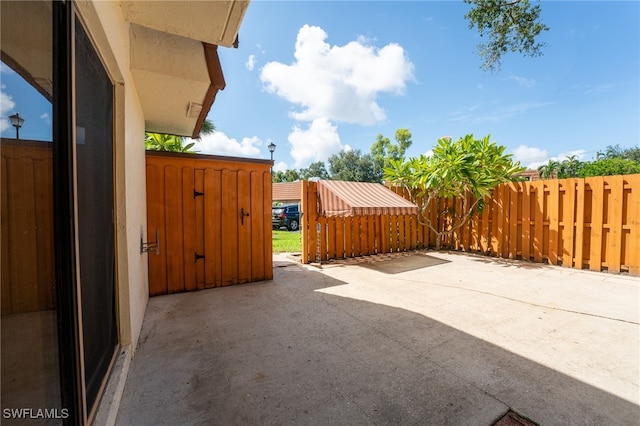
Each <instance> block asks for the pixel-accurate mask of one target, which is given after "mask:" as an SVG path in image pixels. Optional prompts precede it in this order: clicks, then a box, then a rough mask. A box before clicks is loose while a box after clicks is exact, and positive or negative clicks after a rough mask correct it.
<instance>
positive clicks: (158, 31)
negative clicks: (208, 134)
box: [120, 0, 249, 137]
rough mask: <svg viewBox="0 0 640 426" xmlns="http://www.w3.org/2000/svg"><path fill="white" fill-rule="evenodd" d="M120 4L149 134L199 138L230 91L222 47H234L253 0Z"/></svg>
mask: <svg viewBox="0 0 640 426" xmlns="http://www.w3.org/2000/svg"><path fill="white" fill-rule="evenodd" d="M120 4H121V9H122V13H123V16H124V18H125V20H127V21H129V22H130V24H131V25H130V41H131V43H130V44H131V51H130V54H131V72H132V75H133V78H134V82H135V85H136V90H137V91H138V95H139V97H140V101H141V104H142V109H143V112H144V116H145V127H146V130H147V131H152V132H158V133H170V134H176V135H180V136H191V137H198V136H199V134H200V129H201V127H202V123H203V122H204V120H205V118H206V116H207V114H208V112H209V110H210V109H211V106H212V104H213V102H214V100H215V97H216V94H217V92H218V91H219V90H222V89H224V87H225V81H224V75H223V73H222V67H221V66H220V59H219V57H218V52H217V46H218V45H221V46H228V47H231V46H233V44H234V42H235V41H236V37H237V34H238V29H239V26H240V24H241V22H242V19H243V17H244V14H245V12H246V9H247V7H248V4H249V1H217V0H213V1H182V2H176V1H145V0H137V1H122V2H120Z"/></svg>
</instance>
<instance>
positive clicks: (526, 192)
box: [522, 182, 531, 261]
mask: <svg viewBox="0 0 640 426" xmlns="http://www.w3.org/2000/svg"><path fill="white" fill-rule="evenodd" d="M522 259H523V260H526V261H529V260H531V184H530V183H529V182H523V183H522Z"/></svg>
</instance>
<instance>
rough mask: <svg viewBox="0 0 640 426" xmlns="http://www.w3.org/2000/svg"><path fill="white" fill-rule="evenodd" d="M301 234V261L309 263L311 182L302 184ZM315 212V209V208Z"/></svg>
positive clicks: (305, 181)
mask: <svg viewBox="0 0 640 426" xmlns="http://www.w3.org/2000/svg"><path fill="white" fill-rule="evenodd" d="M300 191H301V192H300V232H301V240H302V253H301V255H300V259H301V261H302V263H304V264H306V263H309V261H310V260H311V259H310V258H309V254H310V253H309V251H310V250H309V238H310V237H311V231H310V226H312V224H311V223H310V220H309V218H310V214H311V211H310V208H309V207H310V206H309V181H307V180H303V181H302V182H300ZM314 211H315V208H314Z"/></svg>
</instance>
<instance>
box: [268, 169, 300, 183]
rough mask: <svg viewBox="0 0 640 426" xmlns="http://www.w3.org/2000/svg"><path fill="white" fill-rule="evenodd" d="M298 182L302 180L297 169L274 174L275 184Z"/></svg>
mask: <svg viewBox="0 0 640 426" xmlns="http://www.w3.org/2000/svg"><path fill="white" fill-rule="evenodd" d="M297 180H300V174H299V173H298V171H297V170H296V169H287V170H285V171H284V172H281V171H277V172H273V182H295V181H297Z"/></svg>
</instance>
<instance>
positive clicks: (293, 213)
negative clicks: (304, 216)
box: [271, 204, 300, 231]
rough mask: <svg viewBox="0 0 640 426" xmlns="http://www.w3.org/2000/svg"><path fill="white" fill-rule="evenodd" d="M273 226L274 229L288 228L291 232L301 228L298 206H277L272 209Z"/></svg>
mask: <svg viewBox="0 0 640 426" xmlns="http://www.w3.org/2000/svg"><path fill="white" fill-rule="evenodd" d="M271 224H272V225H273V229H280V228H282V227H286V228H287V229H288V230H289V231H297V230H298V229H299V228H300V210H299V209H298V205H297V204H289V205H286V206H276V207H272V208H271Z"/></svg>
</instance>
